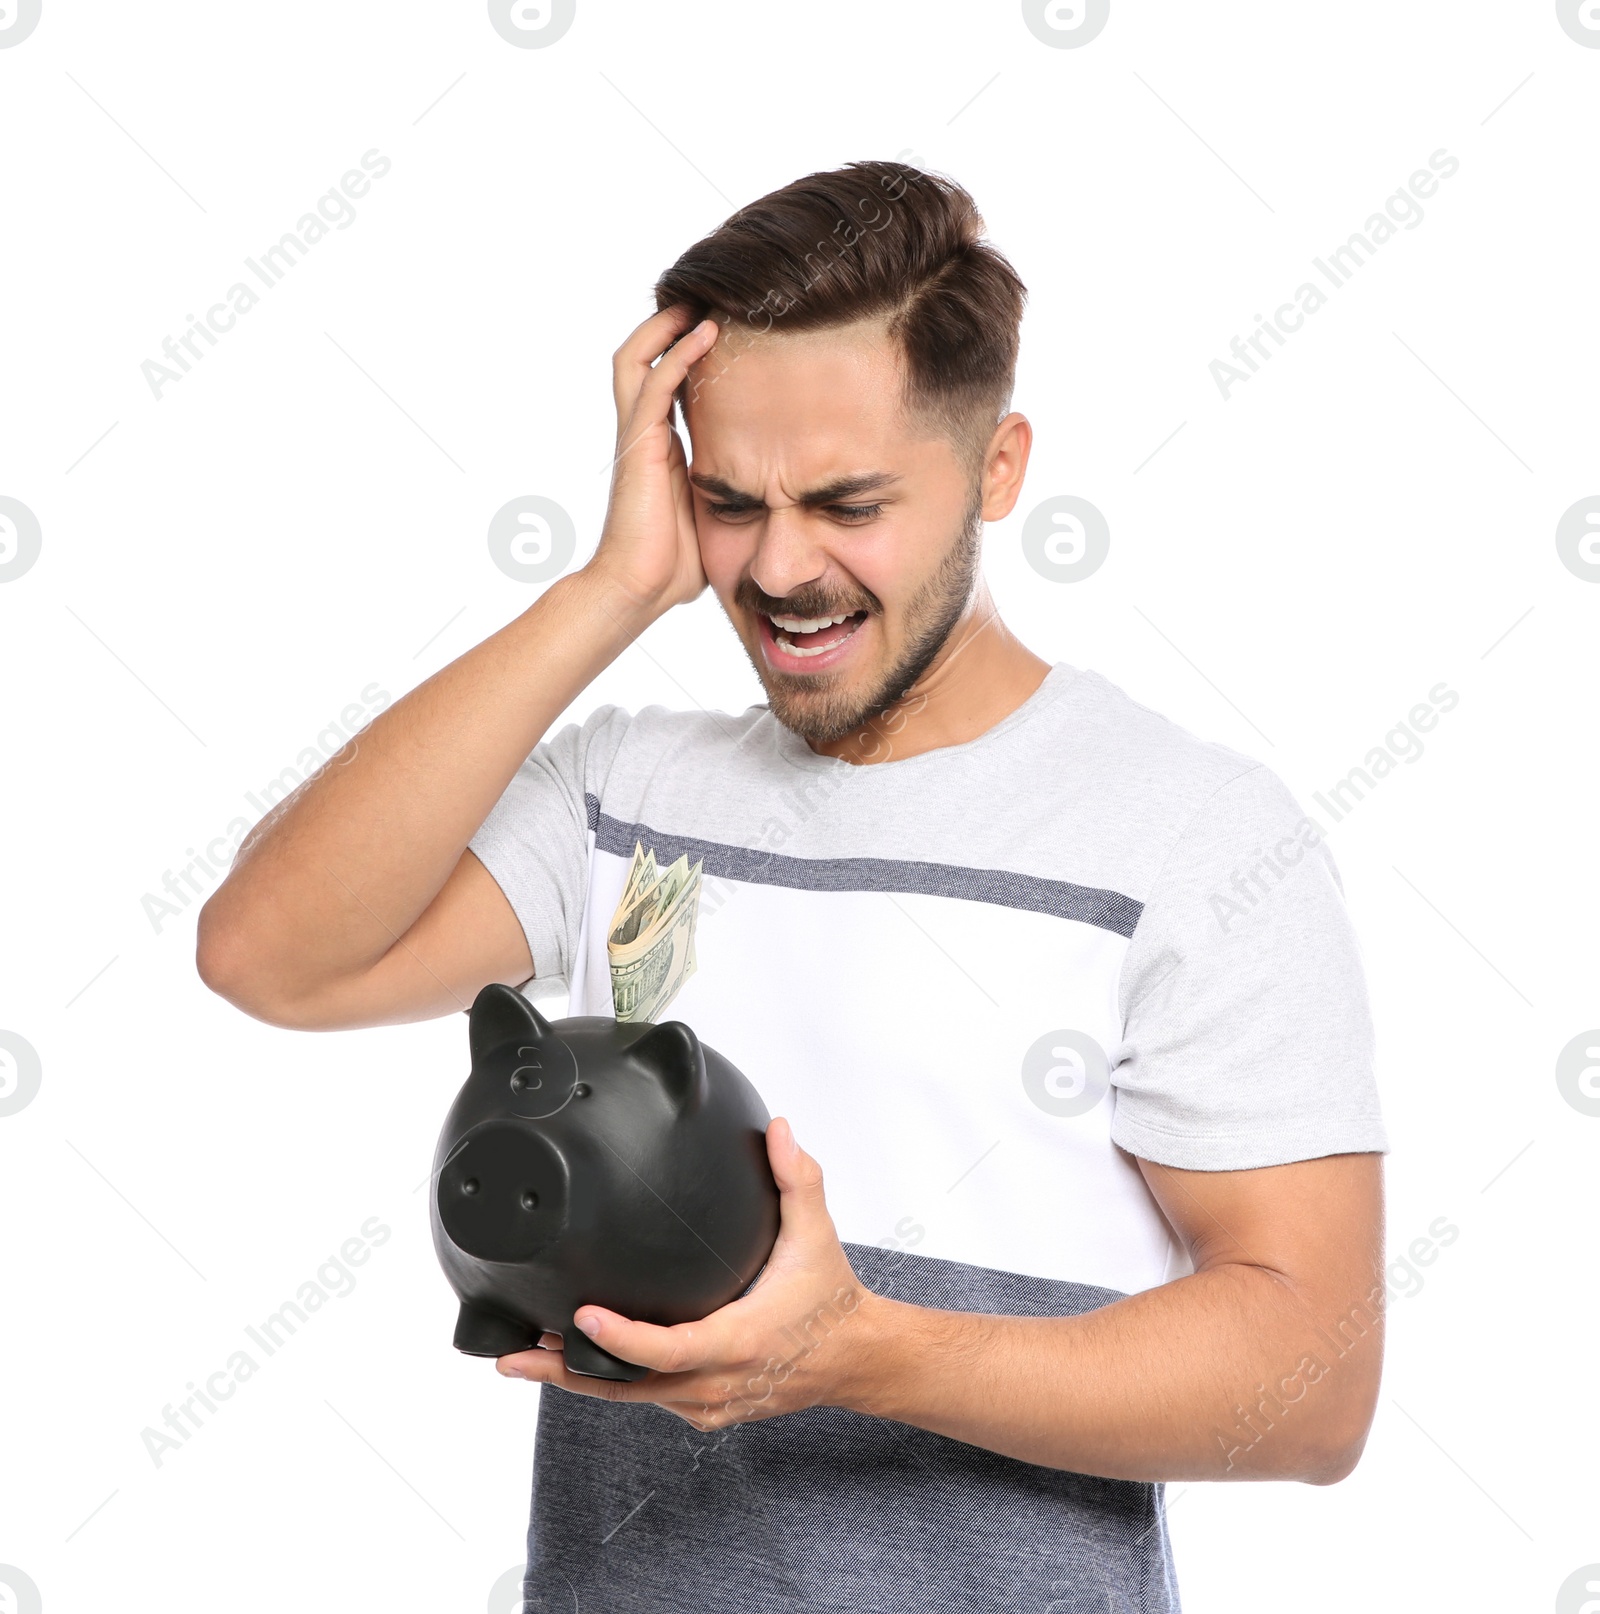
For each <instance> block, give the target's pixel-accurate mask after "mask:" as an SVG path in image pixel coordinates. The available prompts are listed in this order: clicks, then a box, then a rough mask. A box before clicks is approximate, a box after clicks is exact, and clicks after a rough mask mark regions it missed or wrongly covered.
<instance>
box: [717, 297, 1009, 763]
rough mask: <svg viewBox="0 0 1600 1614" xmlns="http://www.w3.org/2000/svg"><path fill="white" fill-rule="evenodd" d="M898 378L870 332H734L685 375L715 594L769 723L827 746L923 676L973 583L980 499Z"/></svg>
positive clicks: (889, 354)
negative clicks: (909, 412) (902, 401)
mask: <svg viewBox="0 0 1600 1614" xmlns="http://www.w3.org/2000/svg"><path fill="white" fill-rule="evenodd" d="M899 365H900V358H899V355H898V353H897V352H896V350H895V349H894V346H893V344H892V343H891V342H890V341H889V339H888V337H887V336H886V335H884V334H883V332H882V331H881V329H880V328H879V327H878V326H876V325H854V326H848V327H840V328H837V329H834V330H827V331H808V332H804V333H798V334H794V333H785V334H782V335H780V334H777V333H773V334H771V335H766V336H760V337H756V338H753V339H752V338H749V337H747V336H744V335H741V334H736V333H730V332H729V331H728V329H727V328H726V327H725V328H724V333H723V335H722V336H721V337H720V338H719V339H718V342H717V345H716V346H715V347H713V348H712V349H711V351H710V353H708V354H707V355H706V357H705V358H704V359H703V360H701V361H700V363H699V364H698V365H696V366H695V368H694V369H693V370H691V371H690V374H689V387H690V391H689V398H690V401H689V404H688V408H687V419H688V425H689V432H690V438H691V441H692V444H693V450H694V459H693V464H692V466H691V468H690V480H691V481H692V482H693V483H694V493H693V498H694V504H695V525H696V529H697V531H698V533H699V538H700V556H701V561H702V563H703V565H704V567H705V572H706V578H707V580H708V581H709V583H710V584H711V587H712V589H713V590H714V592H715V593H716V596H717V598H718V599H719V600H720V601H721V602H722V607H723V609H724V610H725V611H726V612H727V613H728V618H729V620H730V621H731V622H732V624H733V627H734V630H735V632H737V633H738V635H739V637H740V639H741V641H742V642H743V644H744V647H745V651H746V653H747V654H748V655H749V657H750V660H751V662H752V664H753V665H754V667H755V670H756V675H757V677H759V678H760V680H761V683H762V686H763V688H764V689H765V690H766V692H767V700H768V705H769V707H770V708H771V711H772V714H773V716H774V717H776V718H777V719H778V721H779V722H780V723H782V724H784V726H785V727H787V728H789V729H792V730H793V731H794V732H795V733H797V734H799V735H801V736H803V737H804V738H806V739H809V740H815V741H818V742H822V743H829V742H832V741H835V740H839V739H842V738H844V736H846V735H848V734H850V733H853V732H854V731H855V730H857V729H859V728H860V727H861V726H862V724H863V723H865V722H866V721H867V720H869V719H870V718H872V717H873V716H875V715H876V714H878V713H880V712H882V711H883V710H884V709H885V708H886V707H888V706H889V705H891V704H892V703H893V702H894V701H895V700H896V699H898V698H899V697H900V696H901V695H903V694H904V693H905V692H906V691H907V690H908V689H909V688H910V687H911V686H912V685H913V684H914V683H915V682H916V681H917V679H919V678H920V677H921V676H922V674H923V673H924V672H925V671H926V670H927V669H928V668H929V666H930V665H932V664H933V662H934V660H935V658H936V657H937V656H938V654H939V651H940V649H941V648H942V647H943V645H944V644H945V642H946V640H947V639H948V637H949V635H950V631H951V629H952V628H953V627H954V626H955V624H956V623H957V621H958V620H959V619H960V617H961V615H962V613H963V612H964V611H965V609H966V608H967V605H968V602H969V600H970V599H971V596H972V591H973V584H974V581H975V579H976V577H977V568H978V535H979V531H980V525H981V523H980V511H981V489H980V485H979V483H978V481H977V479H976V478H974V477H970V476H968V475H967V474H966V473H965V472H964V471H963V468H962V466H961V464H960V462H959V460H958V458H957V453H956V450H955V448H954V446H953V445H952V444H951V442H950V441H949V439H948V438H944V437H919V436H916V435H914V434H913V431H912V428H911V426H910V424H909V423H908V422H907V421H905V420H904V419H903V418H902V417H901V411H900V405H899V397H900V385H901V377H900V369H899ZM836 617H845V618H846V620H845V621H843V622H842V623H839V622H832V621H827V620H826V619H830V618H836Z"/></svg>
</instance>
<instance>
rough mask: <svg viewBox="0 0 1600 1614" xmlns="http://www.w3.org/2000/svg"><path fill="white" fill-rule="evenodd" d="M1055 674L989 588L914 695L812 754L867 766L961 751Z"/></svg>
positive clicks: (980, 593)
mask: <svg viewBox="0 0 1600 1614" xmlns="http://www.w3.org/2000/svg"><path fill="white" fill-rule="evenodd" d="M1049 671H1050V663H1049V662H1048V661H1045V660H1043V659H1041V658H1040V657H1038V656H1036V655H1034V653H1033V652H1032V651H1031V650H1030V649H1028V647H1027V646H1026V645H1025V644H1023V643H1022V641H1021V640H1020V639H1018V638H1017V637H1016V636H1015V635H1014V634H1013V633H1012V632H1011V630H1010V629H1009V628H1008V627H1006V625H1005V624H1004V623H1003V622H1002V621H1001V620H1000V616H999V613H998V612H997V611H996V610H995V608H994V602H993V601H992V600H991V599H990V598H989V591H988V589H987V587H980V588H979V590H978V592H977V593H976V594H975V595H974V597H973V601H972V605H971V607H970V608H969V610H968V611H967V613H966V614H965V615H964V616H963V617H962V618H961V620H960V622H958V623H957V624H956V627H955V628H954V630H953V631H952V632H951V635H950V638H949V640H948V641H947V643H946V644H945V646H944V648H943V649H942V650H941V651H940V652H939V654H938V656H937V657H936V658H935V659H934V662H933V665H932V666H930V667H929V668H928V670H927V671H926V672H925V673H924V674H923V675H922V677H921V678H919V679H918V680H917V683H916V687H915V688H914V689H912V690H911V691H910V692H909V693H908V694H906V695H904V696H902V697H901V698H900V699H899V700H897V701H896V702H895V703H894V704H893V705H892V706H890V707H888V708H886V709H885V710H884V711H883V712H881V713H879V714H878V715H877V716H876V717H874V718H872V719H870V720H869V721H868V722H867V723H865V724H863V725H862V727H861V728H859V729H857V730H856V731H855V732H854V733H852V734H847V735H846V736H845V737H844V738H843V739H842V740H835V741H832V742H831V743H829V744H825V745H819V744H816V743H812V744H811V749H812V750H813V751H815V752H816V753H817V754H818V755H819V756H831V757H842V758H843V759H844V760H845V761H846V762H854V763H860V764H868V763H873V762H888V761H890V760H895V761H900V760H903V759H904V758H906V757H914V756H917V755H919V754H920V753H921V752H923V751H935V750H938V749H940V748H941V747H944V746H948V745H962V744H964V743H965V742H966V741H968V740H975V739H977V738H978V736H979V735H980V734H986V733H987V732H988V731H989V730H990V729H992V728H993V727H994V726H995V724H996V723H999V722H1000V721H1001V720H1002V719H1004V718H1007V717H1009V716H1010V715H1011V714H1012V713H1013V712H1014V711H1016V709H1017V708H1018V707H1019V706H1021V705H1022V703H1023V702H1024V701H1026V700H1027V699H1028V698H1029V696H1031V695H1032V694H1033V693H1034V692H1035V691H1036V690H1037V689H1038V688H1039V686H1040V685H1041V684H1042V683H1043V682H1044V680H1045V677H1046V676H1047V674H1048V673H1049Z"/></svg>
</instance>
